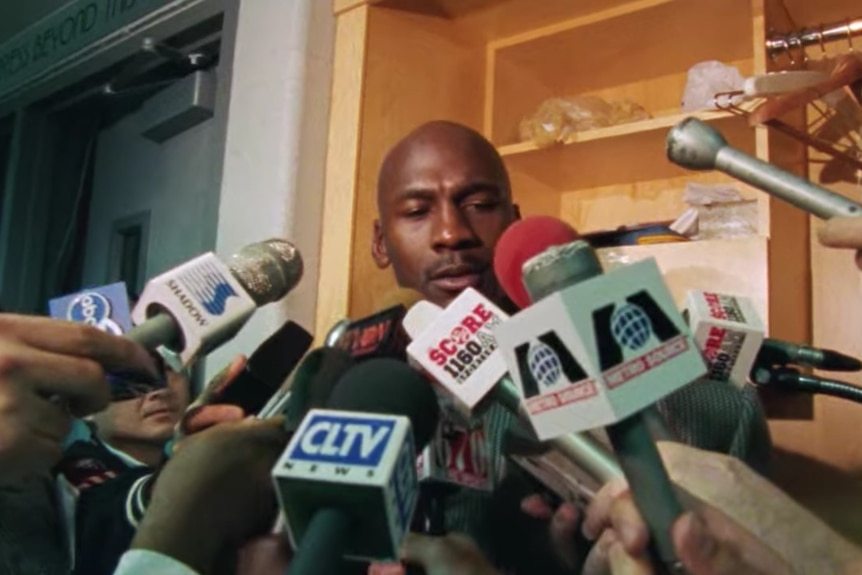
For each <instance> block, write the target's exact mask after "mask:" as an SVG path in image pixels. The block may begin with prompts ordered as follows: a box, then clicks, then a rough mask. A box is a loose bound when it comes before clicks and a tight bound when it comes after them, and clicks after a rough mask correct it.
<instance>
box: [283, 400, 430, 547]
mask: <svg viewBox="0 0 862 575" xmlns="http://www.w3.org/2000/svg"><path fill="white" fill-rule="evenodd" d="M272 478H273V481H274V482H275V486H276V494H277V496H278V499H279V502H280V504H281V509H282V511H284V514H285V519H286V521H287V530H288V536H289V537H290V541H291V543H292V545H293V548H294V549H296V548H297V547H298V545H299V544H300V542H301V541H302V540H303V538H304V536H305V533H306V531H307V530H308V527H309V525H310V524H311V521H312V519H313V518H314V516H315V514H316V513H317V512H318V511H320V510H323V509H327V508H334V509H338V510H341V511H343V512H344V513H346V514H347V515H349V516H350V517H352V518H353V519H354V520H355V524H354V525H353V527H352V529H351V532H350V535H349V537H348V541H347V544H346V556H347V557H350V558H355V559H361V560H371V561H388V560H391V559H395V558H397V557H398V554H399V551H400V549H401V543H402V541H403V539H404V535H405V534H406V533H407V531H408V530H409V528H410V522H411V519H412V517H413V512H414V509H415V507H416V500H417V498H418V495H419V483H418V479H417V475H416V447H415V444H414V442H413V432H412V429H411V426H410V420H409V419H407V418H406V417H403V416H397V415H380V414H369V413H356V412H347V411H334V410H328V409H312V410H310V411H309V412H308V415H306V416H305V419H303V421H302V424H301V425H300V427H299V429H298V430H297V431H296V433H294V435H293V438H292V439H291V441H290V444H288V446H287V448H286V449H285V450H284V453H283V454H282V455H281V458H280V459H279V461H278V463H276V465H275V467H273V470H272Z"/></svg>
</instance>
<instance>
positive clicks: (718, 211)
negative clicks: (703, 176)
mask: <svg viewBox="0 0 862 575" xmlns="http://www.w3.org/2000/svg"><path fill="white" fill-rule="evenodd" d="M684 198H685V202H686V203H687V204H688V205H689V206H691V208H689V209H688V210H686V211H685V212H684V213H683V214H682V215H681V216H680V217H679V218H677V220H676V221H675V222H674V223H673V224H671V226H670V227H671V229H672V230H674V231H675V232H677V233H680V234H683V235H685V236H688V237H689V238H691V239H693V240H715V239H727V238H740V237H749V236H754V235H757V226H758V210H757V201H756V200H745V199H743V197H742V194H740V193H739V190H737V189H736V187H735V186H734V185H733V184H701V183H698V182H688V183H686V185H685V195H684Z"/></svg>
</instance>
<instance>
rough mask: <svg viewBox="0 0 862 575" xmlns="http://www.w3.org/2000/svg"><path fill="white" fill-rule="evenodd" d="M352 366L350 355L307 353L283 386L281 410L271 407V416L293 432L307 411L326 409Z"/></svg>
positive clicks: (337, 351)
mask: <svg viewBox="0 0 862 575" xmlns="http://www.w3.org/2000/svg"><path fill="white" fill-rule="evenodd" d="M355 365H356V362H355V361H354V360H353V358H352V357H350V354H348V353H347V352H345V351H344V350H341V349H333V348H328V347H323V348H318V349H315V350H312V351H310V352H309V353H308V354H307V355H306V356H305V358H303V360H302V362H301V363H300V364H299V366H298V367H297V368H296V371H295V372H294V373H293V374H292V375H291V378H290V381H288V382H287V385H285V386H284V389H285V390H286V391H287V399H286V401H284V402H282V403H283V406H282V407H278V406H276V407H274V408H273V410H272V415H279V414H282V415H284V416H285V422H284V427H285V429H286V430H287V431H289V432H294V431H296V430H297V429H298V428H299V425H300V424H301V423H302V419H303V418H304V417H305V415H306V413H308V411H309V410H310V409H316V408H323V407H326V403H327V401H329V396H330V395H331V394H332V390H333V389H335V385H336V384H337V383H338V381H339V380H340V379H341V378H342V377H344V375H345V374H346V373H347V372H348V371H350V370H351V369H352V368H353V367H354V366H355Z"/></svg>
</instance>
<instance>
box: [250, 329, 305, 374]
mask: <svg viewBox="0 0 862 575" xmlns="http://www.w3.org/2000/svg"><path fill="white" fill-rule="evenodd" d="M313 340H314V338H313V337H312V336H311V334H310V333H308V332H307V331H305V330H304V329H303V328H302V326H300V325H299V324H297V323H296V322H293V321H288V322H286V323H285V324H284V325H283V326H281V327H280V328H278V329H277V330H276V331H275V333H273V334H272V335H271V336H269V337H268V338H266V340H265V341H264V342H263V343H262V344H260V345H259V346H257V349H255V350H254V352H252V354H251V356H249V358H248V361H247V362H246V369H248V370H249V371H251V372H252V373H253V374H255V375H256V376H257V377H259V378H260V379H261V380H263V381H265V382H267V383H269V384H270V385H273V386H275V387H279V386H281V384H282V383H284V380H285V379H287V376H288V375H290V372H291V371H293V369H294V368H295V367H296V366H297V365H298V364H299V362H300V361H302V356H303V355H305V352H307V351H308V349H309V348H310V347H311V343H312V341H313Z"/></svg>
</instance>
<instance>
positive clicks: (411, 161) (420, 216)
mask: <svg viewBox="0 0 862 575" xmlns="http://www.w3.org/2000/svg"><path fill="white" fill-rule="evenodd" d="M377 205H378V210H379V213H380V219H378V220H375V222H374V238H373V241H372V245H371V253H372V255H373V257H374V261H375V262H376V263H377V266H378V267H379V268H381V269H385V268H388V267H390V266H391V267H392V268H393V271H394V272H395V278H396V279H397V281H398V284H399V285H400V286H401V287H405V288H411V289H414V290H416V291H418V292H420V293H421V294H422V295H424V296H425V298H426V299H428V300H429V301H431V302H433V303H436V304H437V305H440V306H446V305H448V304H449V303H450V302H451V301H452V300H453V299H455V297H457V296H458V294H460V293H461V292H462V291H463V290H464V289H465V288H466V287H473V288H476V289H477V290H478V291H480V292H482V293H483V294H485V295H486V296H487V297H489V298H490V299H492V300H493V301H494V302H495V303H498V304H500V305H502V306H503V307H504V309H509V310H511V307H510V306H511V304H509V303H508V300H507V298H505V296H504V295H503V292H502V290H501V289H500V286H499V285H498V284H497V280H496V278H495V277H494V270H493V257H494V246H495V245H496V244H497V240H498V239H499V238H500V236H501V235H502V234H503V232H504V231H505V230H506V228H508V227H509V225H510V224H511V223H513V222H514V221H516V220H517V219H518V218H519V213H518V207H517V206H516V205H515V204H514V203H513V202H512V193H511V189H510V187H509V178H508V175H507V174H506V169H505V167H504V166H503V162H502V160H501V158H500V156H499V155H498V154H497V151H496V150H495V149H494V147H493V146H492V145H491V144H490V143H489V142H488V141H487V140H485V138H483V137H482V136H481V135H480V134H478V133H477V132H475V131H473V130H471V129H469V128H467V127H465V126H461V125H458V124H453V123H449V122H431V123H428V124H424V125H422V126H420V127H419V128H417V129H416V130H414V131H413V132H412V133H411V134H409V135H408V136H407V137H406V138H404V139H403V140H401V141H400V142H399V143H398V144H397V145H396V146H395V147H394V148H393V149H392V150H391V151H390V152H389V154H387V156H386V158H385V159H384V161H383V165H382V167H381V170H380V176H379V180H378V188H377Z"/></svg>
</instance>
